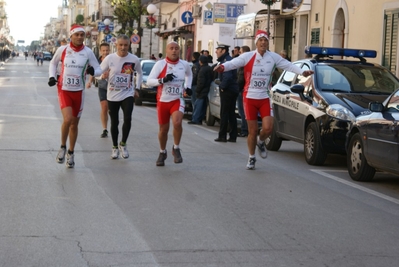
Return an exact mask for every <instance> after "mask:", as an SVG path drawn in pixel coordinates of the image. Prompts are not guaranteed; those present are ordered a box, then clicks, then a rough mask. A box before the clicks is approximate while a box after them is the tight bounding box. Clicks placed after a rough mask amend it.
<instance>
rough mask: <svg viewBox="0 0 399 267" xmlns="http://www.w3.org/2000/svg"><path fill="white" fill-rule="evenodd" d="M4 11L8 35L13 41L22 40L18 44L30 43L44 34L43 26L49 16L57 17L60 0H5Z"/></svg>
mask: <svg viewBox="0 0 399 267" xmlns="http://www.w3.org/2000/svg"><path fill="white" fill-rule="evenodd" d="M6 2H7V4H6V8H5V9H6V13H7V18H8V25H9V26H10V35H11V36H12V37H14V39H15V42H17V41H18V40H24V41H25V43H24V44H21V43H20V45H30V43H31V42H32V41H34V40H39V39H40V37H41V36H44V26H45V25H46V24H47V23H49V22H50V18H52V17H53V18H56V17H58V6H61V5H62V0H39V1H34V0H6Z"/></svg>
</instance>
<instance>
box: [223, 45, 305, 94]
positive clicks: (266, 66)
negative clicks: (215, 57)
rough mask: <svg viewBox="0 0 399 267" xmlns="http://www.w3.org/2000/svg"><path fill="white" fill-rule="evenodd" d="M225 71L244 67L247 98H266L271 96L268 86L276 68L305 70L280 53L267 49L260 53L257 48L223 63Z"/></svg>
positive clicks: (293, 70) (297, 72)
mask: <svg viewBox="0 0 399 267" xmlns="http://www.w3.org/2000/svg"><path fill="white" fill-rule="evenodd" d="M223 66H224V71H229V70H232V69H238V68H241V67H244V79H245V85H244V94H245V93H246V97H247V98H253V99H264V98H268V97H269V93H268V88H269V85H270V83H271V79H272V74H273V72H274V70H275V68H280V69H284V70H288V71H291V72H294V73H296V74H302V72H303V70H302V69H301V68H299V67H298V66H296V65H294V64H292V63H291V62H289V61H288V60H286V59H284V58H282V57H281V56H280V55H279V54H277V53H274V52H270V51H266V53H264V54H263V56H262V55H261V54H259V53H258V51H257V50H254V51H250V52H246V53H244V54H241V55H240V56H239V57H236V58H233V59H232V60H230V61H227V62H225V63H223Z"/></svg>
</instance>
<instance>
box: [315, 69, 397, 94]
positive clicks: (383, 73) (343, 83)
mask: <svg viewBox="0 0 399 267" xmlns="http://www.w3.org/2000/svg"><path fill="white" fill-rule="evenodd" d="M315 74H316V77H315V79H316V84H317V88H319V89H320V90H322V91H336V92H352V93H363V92H367V93H383V94H390V93H392V92H393V91H395V90H396V89H397V88H399V81H398V79H396V78H395V76H394V75H393V74H392V73H390V72H389V71H388V70H387V69H385V68H381V67H376V66H372V65H360V64H358V65H355V64H339V65H338V64H331V65H318V66H316V72H315Z"/></svg>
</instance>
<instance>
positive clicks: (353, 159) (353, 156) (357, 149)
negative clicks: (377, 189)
mask: <svg viewBox="0 0 399 267" xmlns="http://www.w3.org/2000/svg"><path fill="white" fill-rule="evenodd" d="M346 163H347V166H348V173H349V175H350V177H351V178H352V179H353V180H355V181H371V180H372V179H373V177H374V174H375V169H374V168H373V167H371V166H370V165H369V164H368V163H367V160H366V157H365V156H364V149H363V143H362V138H361V137H360V134H359V133H356V134H354V135H353V136H352V138H351V139H350V141H349V147H348V154H347V156H346Z"/></svg>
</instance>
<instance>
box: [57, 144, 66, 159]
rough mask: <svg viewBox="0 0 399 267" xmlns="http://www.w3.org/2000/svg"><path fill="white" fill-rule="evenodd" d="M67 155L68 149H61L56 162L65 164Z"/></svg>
mask: <svg viewBox="0 0 399 267" xmlns="http://www.w3.org/2000/svg"><path fill="white" fill-rule="evenodd" d="M65 153H66V148H64V147H61V148H60V150H58V154H57V157H56V158H55V160H56V161H57V162H58V163H64V160H65Z"/></svg>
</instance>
